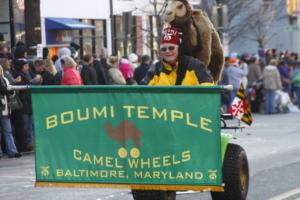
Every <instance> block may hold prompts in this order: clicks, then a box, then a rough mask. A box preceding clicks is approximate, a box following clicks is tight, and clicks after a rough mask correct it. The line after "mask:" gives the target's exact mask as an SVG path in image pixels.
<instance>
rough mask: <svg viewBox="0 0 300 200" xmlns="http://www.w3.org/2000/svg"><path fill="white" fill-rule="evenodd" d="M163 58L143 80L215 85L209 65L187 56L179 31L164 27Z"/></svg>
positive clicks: (151, 82)
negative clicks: (184, 52) (182, 46)
mask: <svg viewBox="0 0 300 200" xmlns="http://www.w3.org/2000/svg"><path fill="white" fill-rule="evenodd" d="M160 52H161V59H160V60H159V61H158V62H157V63H156V64H155V66H154V67H153V68H151V70H149V71H148V72H147V75H146V77H145V78H144V79H143V80H142V81H141V83H142V84H146V85H213V79H212V76H211V74H210V71H209V70H208V69H207V67H206V66H205V65H204V64H203V63H202V62H201V61H200V60H198V59H196V58H193V57H190V56H185V55H184V54H183V51H182V50H181V47H180V37H179V32H178V30H177V29H176V28H174V27H169V28H166V29H164V31H163V34H162V37H161V39H160Z"/></svg>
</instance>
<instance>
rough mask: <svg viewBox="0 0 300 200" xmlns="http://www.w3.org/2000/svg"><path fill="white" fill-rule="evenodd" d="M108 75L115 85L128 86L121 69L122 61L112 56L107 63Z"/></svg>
mask: <svg viewBox="0 0 300 200" xmlns="http://www.w3.org/2000/svg"><path fill="white" fill-rule="evenodd" d="M107 64H108V67H109V69H108V75H109V76H110V77H111V79H112V81H113V84H116V85H126V80H125V78H124V76H123V74H122V72H121V71H120V69H119V64H120V60H119V58H118V57H117V56H110V57H109V58H108V61H107Z"/></svg>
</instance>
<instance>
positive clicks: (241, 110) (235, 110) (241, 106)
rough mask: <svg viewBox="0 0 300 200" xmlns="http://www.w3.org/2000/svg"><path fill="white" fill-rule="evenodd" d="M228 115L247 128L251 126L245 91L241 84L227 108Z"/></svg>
mask: <svg viewBox="0 0 300 200" xmlns="http://www.w3.org/2000/svg"><path fill="white" fill-rule="evenodd" d="M229 113H230V114H232V115H233V116H234V117H235V118H237V119H240V120H242V121H243V122H245V123H246V124H247V125H249V126H250V125H251V124H252V116H251V110H250V107H249V104H248V101H247V97H246V90H245V89H244V86H243V84H242V83H241V85H240V88H239V90H238V92H237V93H236V97H235V98H234V100H233V102H232V104H231V106H230V108H229Z"/></svg>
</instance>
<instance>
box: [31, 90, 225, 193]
mask: <svg viewBox="0 0 300 200" xmlns="http://www.w3.org/2000/svg"><path fill="white" fill-rule="evenodd" d="M31 93H32V102H33V113H34V127H35V144H36V182H37V185H38V186H39V185H40V186H41V185H45V184H48V185H53V184H54V185H55V184H57V185H62V186H63V184H66V185H68V184H69V185H68V186H70V184H71V185H72V184H74V185H76V184H81V185H84V184H86V185H88V184H91V185H92V186H96V187H97V185H104V186H109V187H111V186H113V187H114V186H116V187H118V186H128V187H131V188H135V189H170V190H171V189H173V190H175V189H182V190H184V189H193V190H202V189H211V190H215V191H217V190H220V186H221V182H222V173H221V172H222V166H221V147H220V143H221V142H220V88H219V87H148V86H145V87H142V86H140V87H139V86H128V87H113V86H111V87H110V86H107V87H105V86H102V87H101V86H97V87H92V86H91V87H33V88H32V89H31Z"/></svg>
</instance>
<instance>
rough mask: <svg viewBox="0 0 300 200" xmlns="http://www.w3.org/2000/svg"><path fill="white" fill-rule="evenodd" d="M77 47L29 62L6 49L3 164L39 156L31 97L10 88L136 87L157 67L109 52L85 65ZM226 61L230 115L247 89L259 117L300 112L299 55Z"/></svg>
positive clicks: (2, 64)
mask: <svg viewBox="0 0 300 200" xmlns="http://www.w3.org/2000/svg"><path fill="white" fill-rule="evenodd" d="M75 47H76V46H75ZM75 47H73V46H72V45H71V47H68V48H67V47H65V48H60V49H59V51H58V55H54V56H52V57H50V56H49V54H48V53H49V52H48V50H47V49H44V51H43V53H44V55H43V58H35V59H30V60H29V59H28V57H27V48H26V46H25V44H23V43H18V44H17V45H16V47H15V49H14V50H9V49H8V48H7V47H5V46H2V45H0V87H1V96H0V98H1V115H0V117H1V121H0V122H1V124H0V125H1V132H0V139H1V138H2V139H1V143H0V145H1V146H2V147H1V146H0V158H1V157H2V156H3V151H4V152H6V153H7V155H8V157H9V158H18V157H21V156H22V154H21V152H27V151H33V150H34V128H33V127H34V126H33V118H32V105H31V96H30V93H29V91H28V90H21V91H10V90H8V89H7V88H8V86H9V85H136V84H140V83H141V81H142V79H143V78H144V77H145V75H146V73H147V71H148V69H149V68H150V66H151V64H152V61H151V58H150V56H148V55H143V56H137V55H136V54H134V53H131V54H130V55H129V56H128V57H118V56H114V55H111V56H108V55H107V52H106V50H105V49H102V50H101V54H100V55H98V56H95V55H91V54H85V55H84V56H83V58H82V59H79V58H78V55H79V54H78V51H77V49H76V48H75ZM225 61H226V62H225V67H224V71H223V74H222V79H221V81H220V84H223V85H227V84H231V85H233V91H231V92H224V93H223V94H222V105H223V110H224V111H225V112H226V111H227V109H228V108H229V106H230V104H231V103H232V101H233V98H234V97H235V95H236V92H237V90H238V89H239V88H240V84H241V83H243V85H244V87H245V88H246V91H247V93H248V97H249V102H250V105H251V109H252V111H253V112H256V113H265V114H274V113H278V112H284V111H295V110H297V109H295V107H293V103H294V104H296V105H297V106H299V108H300V63H299V59H298V55H297V54H295V53H291V52H289V51H284V52H277V50H276V49H268V50H265V51H264V50H259V51H258V52H257V53H256V54H249V53H243V54H240V55H239V54H237V53H232V54H230V56H229V57H227V58H226V60H225ZM292 102H293V103H292ZM2 150H3V151H2Z"/></svg>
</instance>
